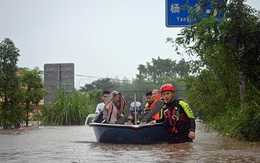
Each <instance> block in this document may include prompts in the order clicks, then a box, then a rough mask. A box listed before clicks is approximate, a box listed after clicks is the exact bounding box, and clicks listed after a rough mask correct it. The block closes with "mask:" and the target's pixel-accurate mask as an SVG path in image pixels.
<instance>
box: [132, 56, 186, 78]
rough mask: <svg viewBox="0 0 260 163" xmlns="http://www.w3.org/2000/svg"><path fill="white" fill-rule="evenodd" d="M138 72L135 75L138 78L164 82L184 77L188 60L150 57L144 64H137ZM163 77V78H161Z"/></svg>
mask: <svg viewBox="0 0 260 163" xmlns="http://www.w3.org/2000/svg"><path fill="white" fill-rule="evenodd" d="M137 69H138V71H139V74H137V75H136V77H137V79H138V80H146V81H148V82H153V83H164V82H165V80H167V79H168V80H172V79H174V78H177V77H180V78H182V77H184V76H185V75H187V74H188V73H189V71H190V66H189V62H186V61H185V60H184V59H182V60H180V61H179V62H178V63H177V61H173V60H171V59H169V58H168V59H161V58H160V57H158V59H154V58H152V61H151V62H146V65H143V64H140V65H138V68H137ZM162 79H164V80H162Z"/></svg>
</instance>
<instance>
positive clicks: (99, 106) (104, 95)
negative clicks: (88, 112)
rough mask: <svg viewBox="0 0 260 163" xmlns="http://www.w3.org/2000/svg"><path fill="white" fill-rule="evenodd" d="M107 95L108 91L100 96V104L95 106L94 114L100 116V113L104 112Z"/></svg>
mask: <svg viewBox="0 0 260 163" xmlns="http://www.w3.org/2000/svg"><path fill="white" fill-rule="evenodd" d="M109 94H110V92H109V91H103V92H102V96H101V98H102V102H101V103H99V104H98V105H97V107H96V112H95V114H100V112H102V111H103V110H104V107H105V102H106V100H107V97H108V95H109Z"/></svg>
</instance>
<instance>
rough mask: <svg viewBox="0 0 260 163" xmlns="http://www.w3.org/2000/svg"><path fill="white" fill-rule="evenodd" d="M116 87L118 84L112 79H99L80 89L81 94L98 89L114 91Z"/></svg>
mask: <svg viewBox="0 0 260 163" xmlns="http://www.w3.org/2000/svg"><path fill="white" fill-rule="evenodd" d="M115 87H116V83H115V82H114V81H112V80H111V79H110V78H104V79H98V80H95V81H93V82H92V83H90V84H85V85H84V86H83V87H81V88H80V91H81V92H89V91H93V90H96V89H101V90H108V91H112V90H113V88H115Z"/></svg>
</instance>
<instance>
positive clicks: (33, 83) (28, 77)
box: [20, 67, 47, 126]
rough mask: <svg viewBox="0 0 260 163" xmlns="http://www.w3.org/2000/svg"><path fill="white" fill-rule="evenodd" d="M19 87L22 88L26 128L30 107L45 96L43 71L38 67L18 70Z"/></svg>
mask: <svg viewBox="0 0 260 163" xmlns="http://www.w3.org/2000/svg"><path fill="white" fill-rule="evenodd" d="M20 72H21V74H20V80H21V86H22V87H23V89H22V92H23V97H24V99H23V101H24V103H25V108H24V111H25V112H26V113H25V117H26V118H25V120H26V126H28V121H29V113H30V112H31V111H32V109H33V108H32V105H33V104H34V105H36V106H37V105H38V104H39V102H40V100H42V99H43V97H44V96H45V95H46V94H47V91H46V90H45V88H44V83H43V76H42V75H43V71H41V70H39V68H38V67H36V68H34V69H32V70H30V69H28V68H21V69H20Z"/></svg>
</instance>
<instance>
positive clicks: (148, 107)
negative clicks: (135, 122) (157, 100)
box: [140, 91, 154, 119]
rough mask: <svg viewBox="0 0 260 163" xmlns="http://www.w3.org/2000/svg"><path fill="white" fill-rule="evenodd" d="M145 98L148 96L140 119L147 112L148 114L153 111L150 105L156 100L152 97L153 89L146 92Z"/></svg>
mask: <svg viewBox="0 0 260 163" xmlns="http://www.w3.org/2000/svg"><path fill="white" fill-rule="evenodd" d="M145 98H146V104H145V106H144V108H143V109H142V111H141V115H140V119H142V118H143V117H144V116H145V115H146V114H148V113H149V112H150V111H151V109H150V106H151V104H152V103H153V101H154V100H153V98H152V91H149V92H146V94H145Z"/></svg>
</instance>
